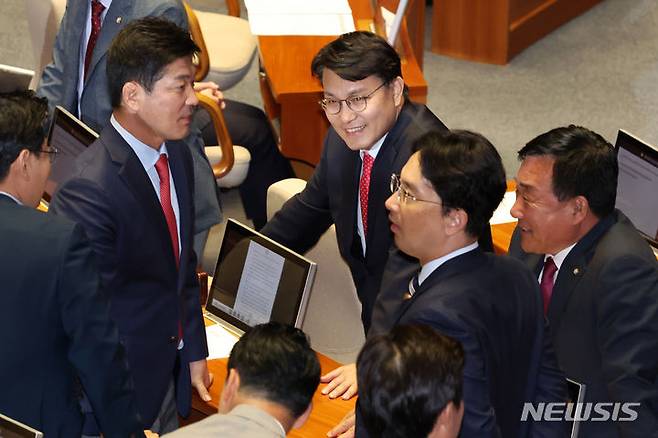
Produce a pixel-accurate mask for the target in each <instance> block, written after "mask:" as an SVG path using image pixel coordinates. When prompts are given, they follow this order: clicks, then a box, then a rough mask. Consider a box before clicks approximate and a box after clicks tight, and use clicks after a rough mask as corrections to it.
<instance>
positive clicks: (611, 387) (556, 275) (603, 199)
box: [510, 125, 658, 438]
mask: <svg viewBox="0 0 658 438" xmlns="http://www.w3.org/2000/svg"><path fill="white" fill-rule="evenodd" d="M519 158H520V159H521V167H520V169H519V172H518V175H517V177H516V182H517V196H516V203H515V204H514V207H513V208H512V211H511V213H512V216H514V217H516V218H518V220H519V223H518V225H517V227H516V231H515V233H514V237H513V240H512V244H511V246H510V255H512V256H513V257H517V258H519V259H521V260H523V261H524V262H525V263H526V264H527V265H528V267H530V268H531V269H534V271H535V274H536V275H537V279H538V281H539V282H540V289H541V295H542V299H543V304H544V313H545V315H546V316H547V318H548V321H549V323H550V328H551V330H550V333H551V336H552V339H553V344H554V345H555V350H556V354H557V358H558V362H559V365H560V367H561V368H562V370H563V371H564V373H565V374H566V376H567V377H568V378H571V379H573V380H575V381H577V382H579V383H584V384H585V400H584V401H585V403H590V402H592V403H597V402H602V403H605V404H607V408H609V409H610V412H614V410H618V409H620V408H621V409H628V406H627V407H626V408H624V407H622V406H623V404H624V403H635V404H634V405H632V406H631V407H632V409H633V410H634V411H636V413H637V418H636V419H635V420H634V421H615V420H614V419H613V418H612V417H613V416H612V415H609V416H608V417H609V418H608V420H607V421H581V422H580V432H579V436H580V437H581V438H589V437H596V438H601V437H604V438H608V437H609V438H613V437H614V438H616V437H630V436H633V437H649V436H651V437H656V436H658V427H657V426H658V269H657V268H658V265H657V264H656V259H655V257H654V255H653V253H652V252H651V250H650V249H649V246H648V244H647V242H646V241H644V239H643V238H642V237H641V236H640V235H639V234H638V232H637V231H636V230H635V227H634V226H633V224H632V223H631V222H630V220H629V219H628V218H627V217H626V216H624V214H623V213H621V212H620V211H619V210H616V209H615V200H616V195H617V174H618V166H617V158H616V156H615V152H614V150H613V148H612V146H611V145H610V143H608V142H607V141H606V140H605V139H604V138H603V137H601V136H600V135H598V134H596V133H595V132H592V131H590V130H588V129H586V128H583V127H579V126H573V125H572V126H569V127H563V128H556V129H553V130H551V131H548V132H546V133H544V134H541V135H539V136H538V137H536V138H535V139H533V140H532V141H530V142H529V143H528V144H527V145H525V147H523V149H521V150H520V151H519ZM615 403H619V405H615ZM594 406H596V405H594ZM604 407H606V406H605V405H604ZM590 408H591V406H590ZM584 409H585V412H587V411H586V410H587V409H588V408H587V405H585V407H584ZM595 409H596V408H595ZM597 417H599V415H597Z"/></svg>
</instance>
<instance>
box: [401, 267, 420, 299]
mask: <svg viewBox="0 0 658 438" xmlns="http://www.w3.org/2000/svg"><path fill="white" fill-rule="evenodd" d="M419 274H420V271H418V272H416V273H415V274H414V276H413V277H412V278H411V280H409V292H407V293H406V294H404V298H405V299H409V298H411V297H413V296H414V294H415V293H416V292H417V291H418V288H419V287H420V283H419V282H418V275H419Z"/></svg>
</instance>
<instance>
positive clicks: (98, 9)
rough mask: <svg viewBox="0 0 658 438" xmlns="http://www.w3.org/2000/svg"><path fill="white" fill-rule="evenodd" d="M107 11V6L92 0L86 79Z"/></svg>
mask: <svg viewBox="0 0 658 438" xmlns="http://www.w3.org/2000/svg"><path fill="white" fill-rule="evenodd" d="M104 10H105V6H103V4H102V3H101V2H99V1H98V0H91V33H90V34H89V41H87V51H86V52H85V79H87V73H89V63H90V62H91V54H92V53H93V52H94V46H95V45H96V40H97V39H98V34H99V33H100V31H101V15H102V14H103V11H104Z"/></svg>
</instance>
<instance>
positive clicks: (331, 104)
mask: <svg viewBox="0 0 658 438" xmlns="http://www.w3.org/2000/svg"><path fill="white" fill-rule="evenodd" d="M384 85H386V82H384V83H382V84H381V85H380V86H379V87H377V88H375V89H374V90H372V91H371V92H370V93H368V94H367V95H365V96H354V97H348V98H347V99H327V98H324V99H322V100H320V101H319V102H318V103H319V104H320V106H321V107H322V109H323V110H325V111H326V112H327V113H328V114H331V115H336V114H338V113H339V112H340V110H341V109H342V107H343V102H345V104H346V105H347V107H348V108H349V109H351V110H352V111H354V112H355V113H360V112H362V111H365V110H366V107H367V106H368V99H370V98H371V97H372V95H373V94H375V93H376V92H377V90H379V89H380V88H382V87H383V86H384Z"/></svg>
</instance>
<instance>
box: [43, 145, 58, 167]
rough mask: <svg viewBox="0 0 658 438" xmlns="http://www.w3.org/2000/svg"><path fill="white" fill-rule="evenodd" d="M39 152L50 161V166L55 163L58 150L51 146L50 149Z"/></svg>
mask: <svg viewBox="0 0 658 438" xmlns="http://www.w3.org/2000/svg"><path fill="white" fill-rule="evenodd" d="M39 152H43V153H44V154H48V159H49V160H50V164H53V163H54V162H55V159H56V158H57V154H59V149H57V148H54V147H52V146H51V147H50V149H41V150H40V151H39Z"/></svg>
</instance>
